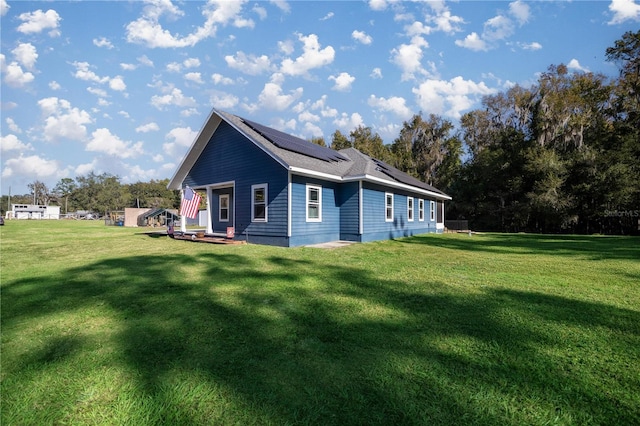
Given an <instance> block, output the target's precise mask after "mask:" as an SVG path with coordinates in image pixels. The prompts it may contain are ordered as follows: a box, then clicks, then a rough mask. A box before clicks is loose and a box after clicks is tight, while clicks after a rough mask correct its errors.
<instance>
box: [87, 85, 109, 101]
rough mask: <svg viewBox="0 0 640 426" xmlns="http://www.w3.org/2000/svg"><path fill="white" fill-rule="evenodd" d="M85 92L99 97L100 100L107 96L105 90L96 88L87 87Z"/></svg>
mask: <svg viewBox="0 0 640 426" xmlns="http://www.w3.org/2000/svg"><path fill="white" fill-rule="evenodd" d="M87 92H89V93H91V94H92V95H96V96H99V97H101V98H106V97H108V96H109V95H108V94H107V91H106V90H104V89H100V88H97V87H87Z"/></svg>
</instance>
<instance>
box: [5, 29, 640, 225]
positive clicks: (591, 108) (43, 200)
mask: <svg viewBox="0 0 640 426" xmlns="http://www.w3.org/2000/svg"><path fill="white" fill-rule="evenodd" d="M605 56H606V59H607V61H609V62H612V63H614V64H615V65H616V66H617V67H618V69H619V76H618V77H616V78H612V79H611V78H607V77H606V76H604V75H602V74H596V73H591V72H569V70H568V68H567V67H566V66H565V65H563V64H560V65H552V66H550V67H549V68H548V69H547V71H546V72H544V73H542V74H541V75H540V76H539V78H538V80H537V82H536V83H535V84H533V85H531V86H530V87H522V86H518V85H516V86H513V87H511V88H510V89H508V90H505V91H503V92H500V93H497V94H493V95H489V96H485V97H484V98H483V99H482V102H481V105H482V107H481V108H479V109H476V110H473V111H470V112H468V113H466V114H464V115H463V116H462V117H461V119H460V121H459V123H457V124H458V125H457V126H456V125H455V124H454V123H453V122H452V121H450V120H447V119H445V118H443V117H440V116H437V115H433V114H430V115H428V116H426V117H425V116H423V115H422V113H419V114H415V115H414V116H413V117H412V118H411V119H409V120H407V121H405V122H404V123H403V125H402V128H401V130H400V132H399V135H398V137H397V138H396V139H395V140H394V141H393V142H392V143H391V144H384V142H383V140H382V138H381V137H380V136H379V135H378V134H377V133H375V132H374V131H373V130H372V129H371V128H370V127H365V126H359V127H357V128H356V129H354V130H352V131H351V132H350V133H349V134H348V135H345V134H343V133H341V132H340V131H336V132H334V133H333V135H332V136H331V142H330V144H328V145H329V146H330V147H331V148H332V149H336V150H339V149H344V148H349V147H354V148H356V149H358V150H360V151H361V152H363V153H365V154H367V155H369V156H371V157H374V158H377V159H379V160H382V161H385V162H387V163H389V164H391V165H393V166H394V167H396V168H398V169H400V170H402V171H404V172H406V173H408V174H410V175H412V176H415V177H416V178H418V179H420V180H422V181H424V182H427V183H429V184H432V185H434V186H435V187H437V188H439V189H441V190H443V191H445V192H446V193H447V194H449V195H451V196H452V197H453V201H452V202H450V203H448V204H447V218H448V219H466V220H468V221H469V223H470V226H471V228H473V229H477V230H489V231H502V232H541V233H558V232H567V233H568V232H571V233H615V234H631V233H635V234H638V233H640V31H637V32H631V31H630V32H627V33H625V34H624V35H623V36H622V37H621V39H619V40H617V41H616V42H615V43H614V46H612V47H609V48H607V50H606V52H605ZM311 141H312V142H314V143H317V144H319V145H322V146H327V143H326V142H325V140H324V139H323V138H313V139H312V140H311ZM167 183H168V180H166V179H165V180H159V181H153V180H152V181H151V182H146V183H144V182H138V183H135V184H129V185H123V184H121V183H120V179H119V177H118V176H113V175H110V174H107V173H104V174H101V175H96V174H94V173H90V174H88V175H86V176H80V177H77V178H76V179H75V180H74V179H70V178H65V179H62V180H61V181H60V182H58V184H57V185H56V186H55V188H53V190H52V191H49V190H48V189H47V188H46V186H44V184H42V182H34V183H32V184H30V185H29V189H30V190H31V195H25V196H23V198H26V201H17V200H18V197H15V198H14V199H16V201H15V202H29V203H30V202H32V201H34V200H35V201H37V203H36V204H48V202H49V201H51V200H52V199H54V198H55V199H56V200H57V201H58V203H59V205H61V206H64V211H75V210H77V209H82V210H91V211H96V212H107V211H111V210H122V209H124V207H136V206H140V207H166V208H176V207H178V205H179V202H180V199H179V193H178V192H177V191H170V190H168V189H166V186H167ZM5 197H6V196H5ZM3 198H4V197H3ZM3 201H4V200H3ZM3 205H6V204H5V203H3Z"/></svg>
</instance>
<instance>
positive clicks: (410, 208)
mask: <svg viewBox="0 0 640 426" xmlns="http://www.w3.org/2000/svg"><path fill="white" fill-rule="evenodd" d="M414 203H415V200H414V199H413V197H407V222H413V220H414V219H415V213H416V209H415V207H416V206H415V204H414Z"/></svg>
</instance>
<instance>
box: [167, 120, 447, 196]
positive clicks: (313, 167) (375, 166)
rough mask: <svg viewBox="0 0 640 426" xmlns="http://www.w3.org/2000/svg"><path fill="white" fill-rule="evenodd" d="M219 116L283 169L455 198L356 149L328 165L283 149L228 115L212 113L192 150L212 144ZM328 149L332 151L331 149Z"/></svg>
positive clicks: (182, 171) (181, 171)
mask: <svg viewBox="0 0 640 426" xmlns="http://www.w3.org/2000/svg"><path fill="white" fill-rule="evenodd" d="M216 116H217V117H220V119H222V120H224V121H226V122H227V123H229V124H230V125H231V126H233V127H234V128H235V129H236V130H238V131H239V132H240V133H242V134H243V135H245V136H246V137H247V138H249V140H251V141H252V142H253V143H254V144H255V145H256V146H258V147H259V148H261V149H262V150H263V151H265V152H266V153H267V154H269V155H270V156H271V157H273V158H274V159H275V160H276V161H278V162H279V163H280V164H282V166H283V167H285V168H287V169H288V170H290V171H292V172H294V173H311V174H317V175H319V176H321V177H324V178H328V179H333V180H337V181H349V180H365V181H373V182H376V183H379V184H382V185H389V186H392V187H401V188H402V187H404V188H405V189H411V190H413V189H415V190H417V191H418V192H424V191H427V192H428V193H430V194H432V195H433V196H434V197H436V198H441V199H451V197H449V196H448V195H446V194H445V193H444V192H442V191H440V190H438V189H436V188H434V187H433V186H431V185H427V184H426V183H424V182H421V181H419V180H418V179H416V178H414V177H412V176H409V175H408V174H406V173H403V172H401V171H400V170H398V169H395V168H393V167H391V166H390V165H388V164H385V163H381V162H379V161H378V160H375V159H373V158H371V157H369V156H368V155H365V154H363V153H362V152H360V151H358V150H357V149H355V148H347V149H343V150H340V151H338V152H339V153H340V154H342V155H343V156H344V157H346V158H347V160H340V161H324V160H320V159H318V158H314V157H311V156H309V155H304V154H301V153H298V152H294V151H291V150H287V149H284V148H281V147H279V146H277V145H276V144H274V143H272V142H271V141H270V140H269V139H268V138H266V137H264V136H262V135H261V134H260V133H258V132H256V131H255V130H254V129H253V128H252V127H251V126H249V125H247V124H246V123H245V121H244V119H243V118H241V117H239V116H237V115H234V114H230V113H228V112H224V111H218V110H214V111H213V112H212V114H211V115H210V116H209V118H208V120H207V123H205V125H204V126H203V129H202V130H201V131H200V134H199V135H198V137H197V138H196V140H195V141H194V143H193V145H192V147H191V148H190V150H195V149H204V145H206V142H205V141H208V140H209V138H210V137H211V135H203V133H204V132H205V129H208V128H209V126H208V124H209V122H210V121H212V120H215V119H217V117H216ZM300 141H301V142H304V143H311V142H308V141H304V140H302V139H300ZM324 149H326V150H330V148H324ZM190 153H191V151H190ZM196 158H197V155H195V156H194V155H189V154H187V156H186V157H185V159H184V160H183V163H182V164H181V165H180V167H179V168H178V171H177V172H176V174H175V175H174V177H173V179H172V180H171V182H170V183H169V188H174V189H175V188H178V187H180V185H181V183H182V180H183V179H184V176H186V174H187V173H188V169H190V167H191V166H193V164H187V163H189V162H190V161H195V159H196ZM385 169H386V173H385Z"/></svg>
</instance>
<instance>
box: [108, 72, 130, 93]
mask: <svg viewBox="0 0 640 426" xmlns="http://www.w3.org/2000/svg"><path fill="white" fill-rule="evenodd" d="M109 87H110V88H111V90H116V91H118V92H122V91H124V90H126V89H127V85H126V84H124V80H123V79H122V76H119V75H118V76H115V77H113V78H112V79H110V80H109Z"/></svg>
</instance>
